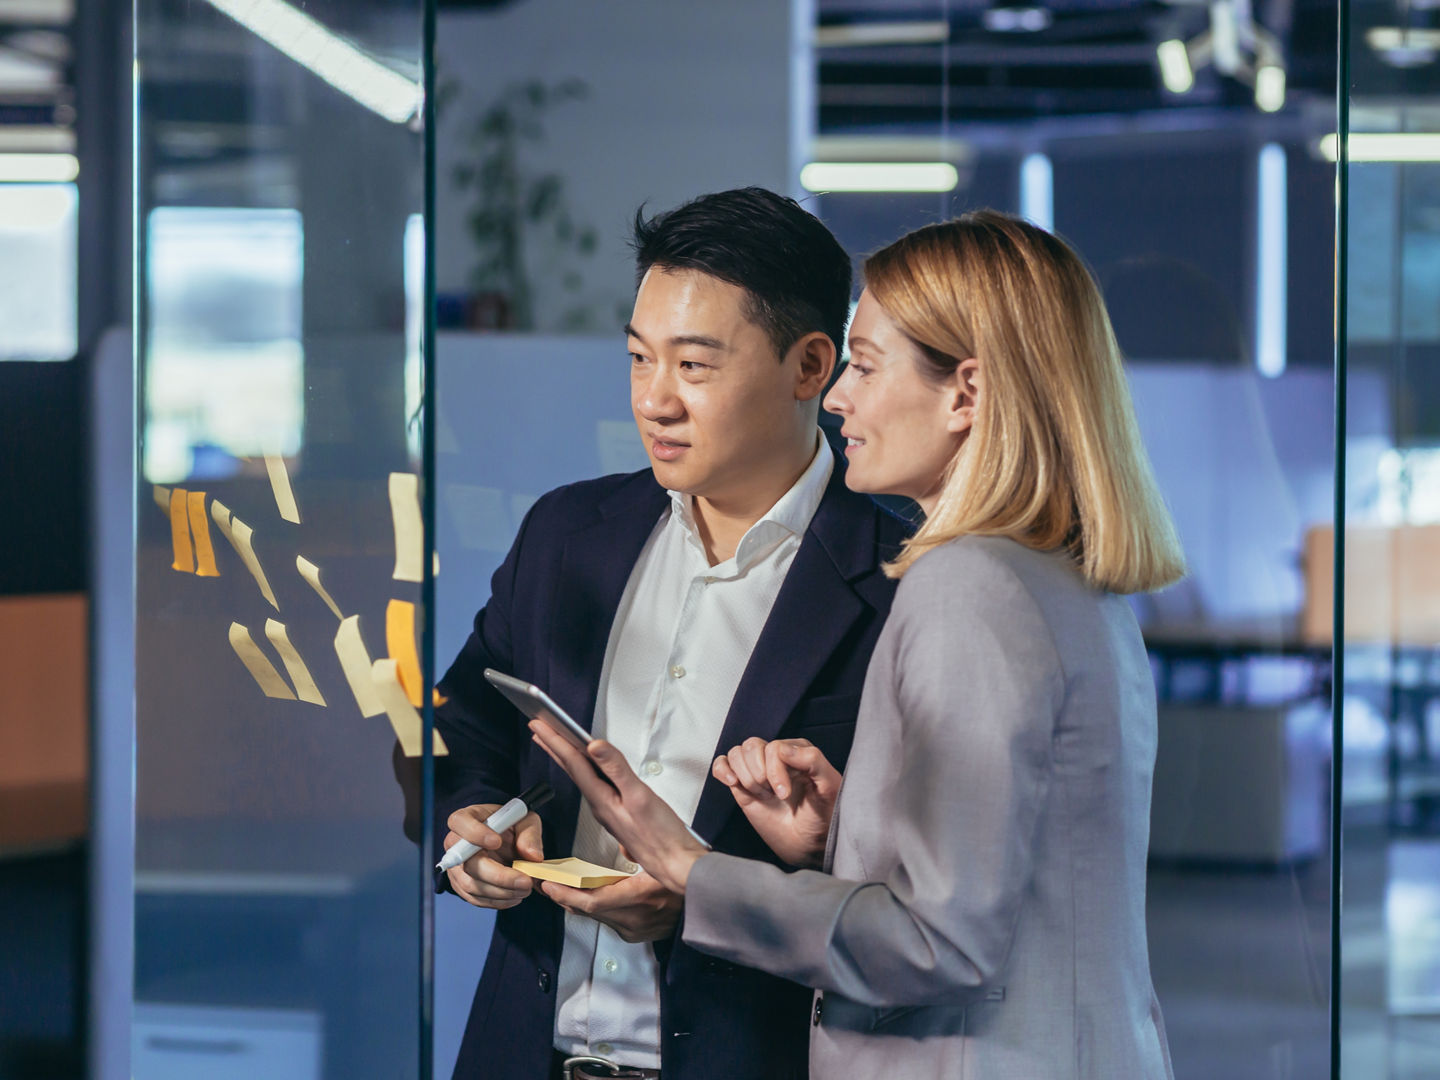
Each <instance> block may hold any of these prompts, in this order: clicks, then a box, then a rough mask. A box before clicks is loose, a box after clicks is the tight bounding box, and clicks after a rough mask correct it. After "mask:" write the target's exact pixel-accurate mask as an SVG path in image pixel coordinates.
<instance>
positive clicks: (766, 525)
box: [667, 428, 835, 572]
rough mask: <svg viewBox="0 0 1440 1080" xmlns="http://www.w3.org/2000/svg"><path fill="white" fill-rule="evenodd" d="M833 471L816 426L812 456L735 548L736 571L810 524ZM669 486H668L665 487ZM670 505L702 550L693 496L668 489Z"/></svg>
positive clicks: (827, 448) (825, 445) (831, 458)
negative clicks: (796, 477) (813, 453)
mask: <svg viewBox="0 0 1440 1080" xmlns="http://www.w3.org/2000/svg"><path fill="white" fill-rule="evenodd" d="M834 471H835V455H834V454H832V453H830V448H829V446H828V445H827V444H826V442H825V437H824V436H823V435H822V434H821V433H820V431H819V429H818V428H817V429H816V432H815V456H814V457H812V458H811V459H810V464H809V465H807V466H806V468H805V471H804V472H803V473H801V474H800V478H799V479H798V480H796V481H795V483H793V484H792V485H790V490H789V491H787V492H785V494H784V495H782V496H780V499H779V500H778V501H777V502H776V503H775V505H774V506H772V507H771V508H770V509H769V510H768V511H766V513H765V515H764V516H763V517H761V518H760V520H759V521H757V522H755V524H754V525H751V526H750V528H749V529H748V530H747V531H746V533H745V535H744V536H743V537H741V538H740V544H739V546H738V547H737V548H736V549H735V558H734V562H735V563H736V569H737V571H740V572H744V570H745V569H746V567H748V566H749V565H750V564H751V563H752V562H753V561H754V560H755V559H756V558H758V557H759V556H760V555H762V554H763V553H764V552H765V551H767V550H769V549H770V547H772V546H773V544H774V543H775V542H777V541H779V540H780V539H783V538H784V537H785V536H800V535H803V534H804V532H805V530H806V529H808V528H809V527H810V519H811V518H813V517H814V516H815V511H816V510H818V509H819V508H820V500H821V499H823V498H824V497H825V489H826V488H827V487H829V485H830V475H831V473H833V472H834ZM667 490H669V489H667ZM670 505H671V507H672V510H673V516H674V517H675V518H676V519H678V520H679V522H680V523H681V524H682V525H683V526H684V528H685V532H686V533H687V534H688V536H689V538H690V540H691V541H692V542H693V543H695V544H697V545H699V546H700V548H701V550H702V551H703V550H704V545H703V544H702V543H701V541H700V533H699V530H698V529H697V528H696V527H695V515H694V511H693V499H692V496H690V495H686V494H684V493H682V492H679V491H670Z"/></svg>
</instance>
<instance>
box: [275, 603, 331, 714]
mask: <svg viewBox="0 0 1440 1080" xmlns="http://www.w3.org/2000/svg"><path fill="white" fill-rule="evenodd" d="M265 636H266V637H267V638H269V639H270V644H271V645H273V646H275V651H276V652H277V653H279V654H280V660H281V662H282V663H284V665H285V670H286V671H287V672H289V674H290V681H291V682H292V683H294V684H295V695H296V696H297V697H298V698H299V699H300V700H301V701H308V702H309V703H310V704H311V705H324V704H325V698H324V697H323V696H322V695H321V693H320V688H319V687H318V686H316V685H315V680H314V679H312V678H311V677H310V669H309V668H307V667H306V666H305V661H304V660H301V659H300V654H299V653H298V652H297V651H296V649H295V646H294V645H292V644H290V635H289V634H287V633H286V632H285V624H284V623H282V622H277V621H275V620H274V619H266V620H265Z"/></svg>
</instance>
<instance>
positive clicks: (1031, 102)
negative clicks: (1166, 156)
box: [819, 0, 1394, 133]
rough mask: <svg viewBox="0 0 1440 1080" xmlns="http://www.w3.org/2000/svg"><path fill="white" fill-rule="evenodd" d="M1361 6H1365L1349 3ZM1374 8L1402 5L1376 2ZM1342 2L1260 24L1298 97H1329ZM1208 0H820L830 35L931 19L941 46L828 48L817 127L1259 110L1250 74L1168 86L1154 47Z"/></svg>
mask: <svg viewBox="0 0 1440 1080" xmlns="http://www.w3.org/2000/svg"><path fill="white" fill-rule="evenodd" d="M1354 2H1355V4H1356V6H1357V7H1358V6H1359V5H1360V2H1361V0H1354ZM1372 6H1374V7H1376V8H1384V7H1387V6H1388V7H1389V10H1390V11H1392V12H1393V11H1394V7H1393V3H1390V4H1374V5H1372ZM1337 18H1338V9H1337V4H1336V0H1269V2H1263V0H1262V2H1258V3H1257V4H1256V12H1255V21H1256V22H1257V23H1258V24H1259V25H1260V26H1261V27H1262V28H1264V29H1265V30H1267V31H1268V32H1269V33H1270V34H1271V35H1272V36H1273V38H1274V39H1275V40H1276V42H1277V44H1278V46H1279V48H1280V52H1281V54H1282V56H1283V57H1284V61H1285V66H1286V68H1287V70H1288V90H1289V97H1290V100H1291V103H1292V105H1293V104H1294V103H1295V102H1297V101H1300V100H1303V99H1305V98H1307V97H1309V98H1317V97H1318V98H1325V99H1328V100H1329V101H1330V102H1332V103H1333V100H1334V93H1335V68H1336V56H1337V50H1336V29H1337ZM1210 20H1211V15H1210V9H1209V7H1208V6H1207V5H1206V4H1205V3H1203V2H1201V3H1175V4H1167V3H1159V2H1156V0H1045V2H1044V3H1042V4H1037V5H1030V4H1015V5H1004V4H990V3H983V2H977V0H949V2H936V0H929V2H921V0H819V21H820V25H821V27H822V32H821V41H822V42H828V41H834V40H835V39H837V38H843V37H845V36H847V32H848V33H849V34H850V36H854V37H859V38H864V37H867V36H870V37H874V36H880V37H882V38H883V31H881V32H880V33H879V34H878V35H876V34H874V33H871V32H867V28H868V31H873V30H874V28H875V27H876V24H881V25H883V24H887V23H888V24H894V25H895V26H896V27H897V29H898V32H897V35H896V36H897V37H904V36H906V35H905V33H904V30H903V27H904V25H905V24H920V25H926V24H928V25H932V26H934V24H937V23H938V24H939V26H938V27H935V31H936V32H935V37H936V38H938V39H939V40H930V41H910V42H899V41H897V42H895V43H892V44H884V43H875V44H850V45H846V44H829V45H823V46H822V48H821V49H820V51H819V83H820V86H819V104H820V129H821V131H822V133H835V132H862V131H867V130H875V129H890V130H895V129H900V130H923V131H929V130H934V129H935V127H936V126H937V124H938V123H939V122H940V119H941V117H942V116H944V117H946V118H947V119H948V120H949V122H950V123H952V124H954V123H964V124H975V123H984V122H1002V123H1003V122H1015V121H1021V120H1028V119H1034V118H1038V117H1051V116H1076V115H1095V114H1134V113H1140V112H1147V111H1152V110H1162V109H1163V110H1173V109H1216V108H1220V109H1232V108H1233V109H1243V110H1250V111H1253V110H1254V109H1255V103H1254V91H1253V90H1252V89H1251V87H1250V86H1248V85H1246V84H1245V83H1244V82H1242V81H1239V80H1236V79H1233V78H1228V77H1225V76H1222V75H1219V74H1218V73H1217V72H1216V71H1215V70H1214V68H1213V67H1197V70H1196V71H1195V84H1194V88H1193V89H1192V90H1190V91H1189V92H1188V93H1186V94H1182V95H1177V94H1172V93H1169V92H1167V91H1166V90H1165V88H1164V86H1163V84H1162V82H1161V78H1160V72H1159V68H1158V65H1157V62H1156V46H1157V45H1158V44H1159V43H1160V42H1161V41H1163V40H1166V39H1169V38H1180V39H1182V40H1193V39H1194V38H1196V36H1197V35H1200V34H1201V33H1203V32H1205V31H1207V30H1208V29H1209V27H1210Z"/></svg>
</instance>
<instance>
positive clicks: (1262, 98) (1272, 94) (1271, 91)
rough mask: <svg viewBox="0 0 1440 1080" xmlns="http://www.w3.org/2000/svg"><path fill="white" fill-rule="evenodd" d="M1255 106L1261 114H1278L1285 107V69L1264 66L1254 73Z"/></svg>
mask: <svg viewBox="0 0 1440 1080" xmlns="http://www.w3.org/2000/svg"><path fill="white" fill-rule="evenodd" d="M1255 104H1256V106H1257V107H1259V109H1260V110H1261V111H1262V112H1279V111H1280V110H1281V109H1283V108H1284V107H1285V69H1284V68H1282V67H1279V66H1278V65H1276V64H1266V65H1265V66H1264V67H1262V68H1261V69H1260V70H1259V71H1257V72H1256V73H1255Z"/></svg>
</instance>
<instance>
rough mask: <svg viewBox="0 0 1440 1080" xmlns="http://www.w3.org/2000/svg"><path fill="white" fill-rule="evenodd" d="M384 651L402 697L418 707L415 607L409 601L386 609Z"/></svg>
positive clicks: (418, 677)
mask: <svg viewBox="0 0 1440 1080" xmlns="http://www.w3.org/2000/svg"><path fill="white" fill-rule="evenodd" d="M385 647H386V649H387V651H388V652H389V653H390V659H391V660H394V661H395V670H396V672H397V673H398V674H399V676H400V685H401V686H403V687H404V688H405V696H406V697H407V698H409V699H410V704H411V705H413V706H415V708H417V709H418V708H419V707H420V701H421V697H420V688H421V684H420V657H419V654H417V653H416V651H415V605H414V604H412V603H410V602H409V601H408V600H391V601H390V603H389V605H388V606H387V607H386V608H385Z"/></svg>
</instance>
